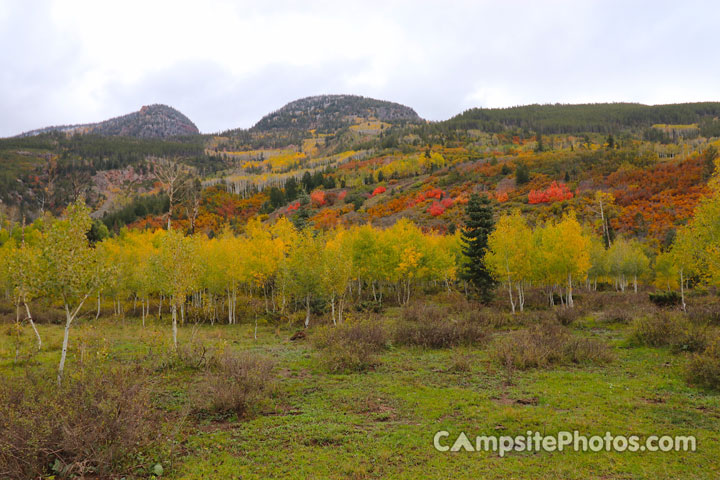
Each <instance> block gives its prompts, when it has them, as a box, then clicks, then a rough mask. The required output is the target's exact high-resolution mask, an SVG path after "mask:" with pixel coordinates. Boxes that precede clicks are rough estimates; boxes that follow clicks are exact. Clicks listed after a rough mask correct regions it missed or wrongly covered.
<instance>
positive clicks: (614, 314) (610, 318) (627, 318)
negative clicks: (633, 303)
mask: <svg viewBox="0 0 720 480" xmlns="http://www.w3.org/2000/svg"><path fill="white" fill-rule="evenodd" d="M602 320H603V321H605V322H608V323H622V324H628V323H630V322H631V321H632V320H633V315H632V313H631V312H630V311H628V309H626V308H622V307H618V306H615V305H612V306H608V307H607V308H606V309H605V310H603V311H602Z"/></svg>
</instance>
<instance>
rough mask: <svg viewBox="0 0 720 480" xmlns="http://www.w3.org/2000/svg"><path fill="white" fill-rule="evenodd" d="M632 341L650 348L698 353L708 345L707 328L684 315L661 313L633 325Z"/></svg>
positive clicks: (639, 319)
mask: <svg viewBox="0 0 720 480" xmlns="http://www.w3.org/2000/svg"><path fill="white" fill-rule="evenodd" d="M632 339H633V340H635V341H636V342H637V343H639V344H641V345H647V346H649V347H664V346H669V347H671V348H672V349H673V350H674V351H686V352H698V351H702V350H703V349H704V348H705V347H706V346H707V344H708V335H707V326H705V325H702V324H698V323H695V322H692V321H690V320H689V319H688V318H686V317H685V316H684V315H683V314H680V313H678V314H671V313H661V314H658V315H655V316H645V317H641V318H638V319H636V320H635V322H634V323H633V333H632Z"/></svg>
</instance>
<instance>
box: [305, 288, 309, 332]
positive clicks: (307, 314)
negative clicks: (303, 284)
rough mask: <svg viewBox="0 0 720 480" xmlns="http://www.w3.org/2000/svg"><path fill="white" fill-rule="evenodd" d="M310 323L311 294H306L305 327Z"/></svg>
mask: <svg viewBox="0 0 720 480" xmlns="http://www.w3.org/2000/svg"><path fill="white" fill-rule="evenodd" d="M308 325H310V295H305V328H307V327H308Z"/></svg>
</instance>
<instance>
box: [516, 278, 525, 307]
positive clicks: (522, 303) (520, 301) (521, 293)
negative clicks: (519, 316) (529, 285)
mask: <svg viewBox="0 0 720 480" xmlns="http://www.w3.org/2000/svg"><path fill="white" fill-rule="evenodd" d="M517 290H518V306H519V307H520V311H521V312H522V311H523V309H524V308H525V292H524V291H523V285H522V283H518V284H517Z"/></svg>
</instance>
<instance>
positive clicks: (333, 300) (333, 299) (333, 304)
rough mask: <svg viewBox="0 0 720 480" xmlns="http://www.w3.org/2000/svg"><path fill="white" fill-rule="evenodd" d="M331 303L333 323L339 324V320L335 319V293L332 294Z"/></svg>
mask: <svg viewBox="0 0 720 480" xmlns="http://www.w3.org/2000/svg"><path fill="white" fill-rule="evenodd" d="M330 305H331V306H332V321H333V325H337V322H336V321H335V294H334V293H333V294H332V297H331V299H330Z"/></svg>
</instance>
